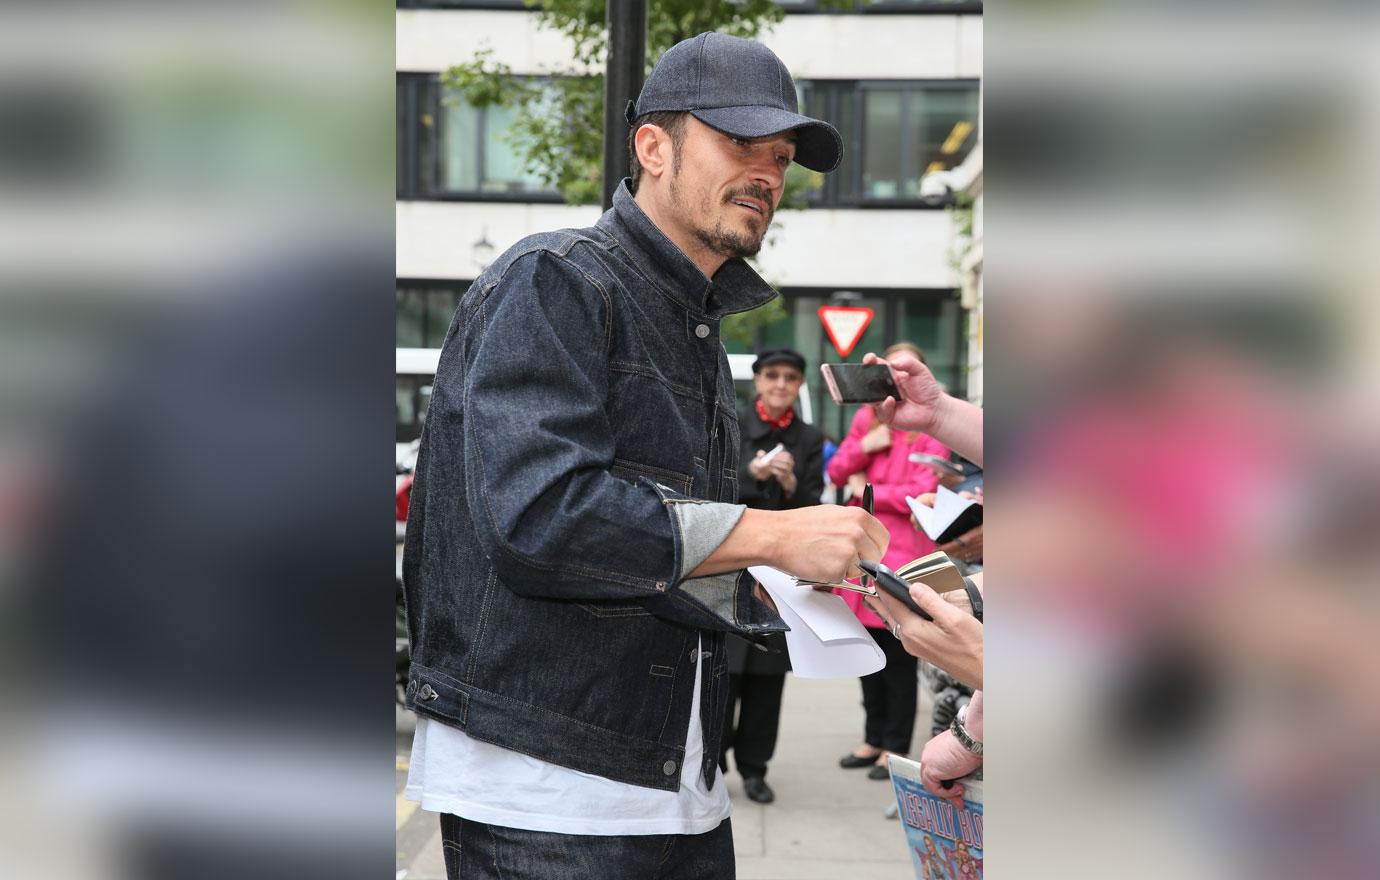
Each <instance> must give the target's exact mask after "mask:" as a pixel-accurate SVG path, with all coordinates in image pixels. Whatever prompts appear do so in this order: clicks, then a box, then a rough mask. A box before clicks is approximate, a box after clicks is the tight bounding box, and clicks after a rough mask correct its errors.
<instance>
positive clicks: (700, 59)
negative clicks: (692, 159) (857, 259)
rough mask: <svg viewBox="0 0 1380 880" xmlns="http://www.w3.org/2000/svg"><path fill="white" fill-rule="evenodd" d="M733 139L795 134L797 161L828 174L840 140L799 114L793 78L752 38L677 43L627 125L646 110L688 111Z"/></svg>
mask: <svg viewBox="0 0 1380 880" xmlns="http://www.w3.org/2000/svg"><path fill="white" fill-rule="evenodd" d="M686 110H688V111H689V112H690V113H692V114H694V116H695V118H696V119H698V120H699V121H700V122H703V123H704V124H705V125H708V126H710V127H711V128H716V129H718V130H719V131H722V132H724V133H725V134H731V135H733V136H734V137H743V138H757V137H766V136H768V135H773V134H780V133H781V132H783V131H792V130H794V131H795V132H796V137H797V140H796V145H795V161H797V162H799V163H800V164H801V165H804V166H805V167H806V168H809V169H810V170H812V171H833V170H834V169H835V168H837V167H838V164H839V160H840V159H841V158H843V138H841V137H839V133H838V130H837V129H835V128H834V127H833V126H832V125H830V124H829V123H827V122H822V121H821V120H818V119H811V118H810V117H808V116H802V115H801V114H800V113H799V112H797V111H798V110H799V105H798V103H797V102H796V97H795V82H794V80H792V79H791V73H790V71H788V70H787V69H786V65H784V64H782V63H781V59H780V58H777V57H776V54H775V53H774V52H772V50H770V49H768V48H767V47H766V46H763V45H762V44H761V43H758V42H755V41H753V40H745V39H743V38H741V37H730V36H729V35H727V34H719V33H713V32H710V33H704V34H700V35H699V36H697V37H691V38H690V39H688V40H682V41H681V42H679V43H677V44H675V45H674V46H672V47H671V48H670V49H667V50H666V54H665V55H662V56H661V60H660V61H658V62H657V63H656V67H654V68H652V72H651V75H650V76H648V77H647V82H646V83H645V84H643V86H642V94H640V95H638V97H637V101H635V102H632V101H630V102H628V109H627V117H628V122H629V123H632V122H633V120H635V119H636V118H637V117H639V116H642V115H643V114H646V113H656V112H660V111H686Z"/></svg>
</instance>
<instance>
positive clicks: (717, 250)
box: [670, 163, 776, 259]
mask: <svg viewBox="0 0 1380 880" xmlns="http://www.w3.org/2000/svg"><path fill="white" fill-rule="evenodd" d="M739 195H750V196H752V197H753V198H756V199H760V200H761V201H762V202H764V203H765V204H766V205H767V214H766V216H765V217H764V218H763V219H764V221H765V222H764V223H763V224H762V232H761V234H759V235H757V236H755V237H754V236H752V235H744V234H742V233H740V232H738V231H737V230H735V229H729V228H726V227H725V226H724V223H723V221H722V220H716V221H715V223H714V228H712V229H705V228H704V227H702V226H695V227H693V228H692V229H691V230H690V232H691V234H692V235H694V236H695V239H696V240H697V241H698V242H699V243H700V244H702V245H704V246H705V247H706V248H708V249H709V251H710V252H711V253H714V254H717V255H719V256H721V257H727V258H728V259H733V258H734V257H740V258H747V257H755V256H757V254H758V252H759V251H761V250H762V241H763V239H765V238H766V236H767V230H768V229H770V228H771V221H772V220H773V219H774V218H775V217H776V209H775V208H773V207H772V206H771V204H772V200H771V194H770V193H764V192H762V191H761V190H760V189H746V190H742V191H739V192H733V193H730V194H729V195H728V196H727V197H725V200H724V202H723V203H722V204H731V199H732V198H733V197H734V196H739ZM670 196H671V199H672V200H673V201H674V202H676V203H679V204H682V205H683V204H685V191H684V190H683V189H682V188H681V186H680V165H679V163H678V164H677V165H676V167H675V168H674V169H672V171H671V185H670ZM709 201H710V200H709V197H708V196H707V195H706V196H705V197H704V199H703V203H704V207H706V208H712V205H710V203H709Z"/></svg>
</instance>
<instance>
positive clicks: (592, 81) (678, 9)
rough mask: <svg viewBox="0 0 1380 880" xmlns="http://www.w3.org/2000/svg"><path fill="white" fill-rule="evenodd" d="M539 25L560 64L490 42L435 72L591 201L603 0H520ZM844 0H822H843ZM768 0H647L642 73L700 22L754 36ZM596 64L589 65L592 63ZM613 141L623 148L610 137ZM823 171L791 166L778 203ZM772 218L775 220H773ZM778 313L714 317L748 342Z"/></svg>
mask: <svg viewBox="0 0 1380 880" xmlns="http://www.w3.org/2000/svg"><path fill="white" fill-rule="evenodd" d="M527 2H528V5H529V6H530V7H532V8H533V9H534V10H535V12H536V15H537V19H538V21H539V23H540V26H541V27H543V28H547V29H550V30H555V31H559V32H560V33H561V34H564V35H565V36H566V37H567V38H568V39H569V41H570V44H571V48H572V52H571V56H570V60H569V63H568V65H567V66H565V67H560V68H552V69H549V70H545V71H543V73H544V74H545V76H544V77H543V78H541V79H534V78H531V77H524V76H519V75H516V74H514V73H513V72H512V70H511V68H509V67H508V66H507V65H504V64H502V63H501V62H498V61H496V60H495V59H494V57H493V53H492V51H490V50H481V51H480V52H478V53H476V54H475V57H474V58H472V59H470V60H469V61H466V62H464V63H462V64H457V65H455V66H454V67H451V68H450V69H449V70H447V71H445V73H443V74H442V75H441V81H442V84H443V85H444V86H445V87H446V90H447V91H448V93H449V95H450V97H449V98H448V100H450V101H455V100H456V99H457V98H458V99H461V100H463V101H465V102H466V103H469V104H471V105H473V106H475V107H481V108H482V107H491V106H501V107H509V108H512V109H513V110H514V111H515V118H514V122H513V125H512V128H511V129H510V130H509V133H508V137H509V142H510V145H511V146H512V147H513V149H514V150H516V151H517V153H518V155H520V156H521V157H522V159H523V162H524V164H525V166H526V167H527V169H528V170H529V171H531V172H532V173H534V174H536V175H538V176H539V177H540V178H541V180H542V181H543V183H545V184H546V185H547V186H551V187H554V188H555V189H557V190H558V191H559V192H560V193H561V195H562V196H563V197H564V198H565V200H566V202H567V203H569V204H572V205H592V204H598V203H599V201H600V199H601V197H602V195H603V185H602V175H603V155H604V153H603V150H604V144H603V133H604V75H603V73H602V71H603V69H604V66H605V63H606V56H607V52H608V31H607V30H606V28H605V22H604V19H605V12H606V0H543V2H540V3H538V2H536V0H527ZM852 2H853V0H828V5H841V6H851V5H852ZM784 14H785V13H784V12H783V10H782V8H781V7H780V6H779V5H777V4H776V3H775V2H774V0H732V2H730V0H647V22H648V25H647V72H650V71H651V69H652V67H653V66H654V65H655V64H656V62H657V61H658V60H659V59H660V58H661V56H662V54H664V53H665V52H666V50H667V49H669V48H671V47H672V46H674V45H675V44H676V43H679V42H680V41H682V40H686V39H689V38H690V37H693V36H695V35H696V34H699V33H703V32H704V31H719V32H721V33H727V34H733V35H734V36H739V37H748V38H757V37H759V36H761V35H762V34H764V33H765V32H766V31H767V30H769V29H770V28H771V26H772V25H774V24H776V23H777V22H779V21H781V19H782V17H783V16H784ZM593 71H598V72H593ZM617 149H620V150H621V149H626V147H625V145H622V144H620V145H618V146H617ZM822 180H823V175H821V174H819V173H818V172H813V171H808V170H806V169H804V168H802V167H800V166H799V165H792V166H791V167H790V171H789V172H788V173H787V176H786V187H785V193H784V194H783V196H782V201H781V207H782V208H786V209H790V208H803V207H805V192H806V190H807V189H810V188H813V187H818V186H820V185H821V183H822ZM779 222H780V221H778V223H779ZM785 317H786V312H785V309H784V308H783V307H782V305H781V301H780V300H779V299H777V300H773V301H772V302H771V303H769V304H768V305H766V306H763V307H762V308H759V309H754V310H753V311H751V312H747V313H744V314H739V315H733V316H730V317H729V318H728V319H726V320H725V321H724V324H723V327H722V333H723V334H724V338H725V339H726V340H731V341H735V342H738V343H740V344H741V345H743V346H744V347H747V346H750V345H751V344H752V340H753V337H754V336H755V334H756V331H757V328H759V327H762V326H765V325H767V324H770V323H772V322H774V321H778V320H781V319H783V318H785Z"/></svg>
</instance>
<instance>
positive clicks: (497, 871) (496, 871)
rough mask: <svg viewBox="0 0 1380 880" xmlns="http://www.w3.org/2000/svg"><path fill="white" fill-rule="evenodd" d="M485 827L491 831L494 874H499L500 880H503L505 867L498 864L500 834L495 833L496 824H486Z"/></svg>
mask: <svg viewBox="0 0 1380 880" xmlns="http://www.w3.org/2000/svg"><path fill="white" fill-rule="evenodd" d="M484 828H485V829H487V830H488V832H489V848H490V849H491V850H492V851H493V856H494V874H496V875H497V876H498V880H503V869H502V868H501V867H499V865H498V836H497V835H495V834H494V826H492V825H488V824H486V825H485V826H484Z"/></svg>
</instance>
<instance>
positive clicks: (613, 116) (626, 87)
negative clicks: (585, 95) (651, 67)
mask: <svg viewBox="0 0 1380 880" xmlns="http://www.w3.org/2000/svg"><path fill="white" fill-rule="evenodd" d="M607 16H608V26H609V60H608V67H607V68H606V70H605V72H604V210H605V211H607V210H608V209H609V208H610V207H611V206H612V205H613V193H614V191H615V190H616V189H618V184H619V183H620V182H622V180H623V178H625V177H627V176H628V147H627V144H628V120H627V117H625V116H624V115H623V114H624V113H625V112H626V110H627V107H628V102H629V101H635V100H637V95H638V93H639V92H641V91H642V80H643V77H644V71H645V69H646V66H647V0H608V7H607Z"/></svg>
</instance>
